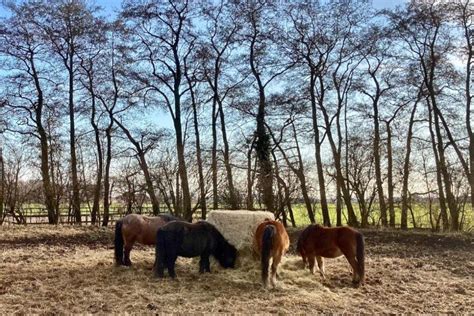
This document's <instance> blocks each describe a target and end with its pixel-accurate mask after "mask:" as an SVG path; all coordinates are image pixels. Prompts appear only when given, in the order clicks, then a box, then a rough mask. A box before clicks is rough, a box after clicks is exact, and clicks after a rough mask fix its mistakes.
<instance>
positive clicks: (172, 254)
mask: <svg viewBox="0 0 474 316" xmlns="http://www.w3.org/2000/svg"><path fill="white" fill-rule="evenodd" d="M169 246H171V247H169ZM176 247H177V245H176V244H174V243H172V244H167V245H166V259H165V260H166V267H167V268H168V274H169V275H170V277H172V278H173V279H174V278H176V272H175V271H174V267H175V264H176V259H177V258H178V254H177V251H176Z"/></svg>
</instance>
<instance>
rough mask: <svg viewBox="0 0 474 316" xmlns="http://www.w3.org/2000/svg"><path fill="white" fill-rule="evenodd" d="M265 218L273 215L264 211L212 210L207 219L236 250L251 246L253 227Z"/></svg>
mask: <svg viewBox="0 0 474 316" xmlns="http://www.w3.org/2000/svg"><path fill="white" fill-rule="evenodd" d="M265 218H270V219H274V218H275V217H274V216H273V214H272V213H270V212H264V211H248V210H214V211H212V212H210V213H209V215H208V217H207V221H208V222H209V223H211V224H213V225H214V226H216V228H217V229H218V230H219V231H220V232H221V233H222V235H223V236H224V237H225V238H226V239H227V240H228V241H229V242H230V243H231V244H232V245H234V246H235V247H236V248H237V249H238V250H243V249H250V248H251V246H252V238H253V234H254V232H255V229H257V225H258V224H260V223H261V222H262V221H263V220H264V219H265Z"/></svg>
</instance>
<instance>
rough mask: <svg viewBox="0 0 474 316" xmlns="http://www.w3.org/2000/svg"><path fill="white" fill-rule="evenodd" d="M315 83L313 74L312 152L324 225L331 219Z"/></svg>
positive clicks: (311, 93) (311, 84) (328, 223)
mask: <svg viewBox="0 0 474 316" xmlns="http://www.w3.org/2000/svg"><path fill="white" fill-rule="evenodd" d="M315 85H316V81H315V77H314V74H311V77H310V86H309V89H310V90H309V92H310V97H311V118H312V123H313V132H314V154H315V156H316V170H317V172H318V185H319V199H320V202H321V212H322V215H323V224H324V225H325V226H331V219H330V217H329V208H328V202H327V197H326V183H325V179H324V171H323V162H322V159H321V143H320V139H319V124H318V115H317V103H316V95H315V93H314V88H315ZM320 93H321V97H320V98H321V99H323V98H324V91H321V92H320Z"/></svg>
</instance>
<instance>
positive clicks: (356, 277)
mask: <svg viewBox="0 0 474 316" xmlns="http://www.w3.org/2000/svg"><path fill="white" fill-rule="evenodd" d="M346 259H347V261H349V264H350V265H351V267H352V283H354V284H358V283H359V281H360V277H359V274H358V273H357V271H358V270H357V261H356V259H355V257H353V256H346Z"/></svg>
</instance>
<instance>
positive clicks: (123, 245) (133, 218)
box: [115, 214, 181, 266]
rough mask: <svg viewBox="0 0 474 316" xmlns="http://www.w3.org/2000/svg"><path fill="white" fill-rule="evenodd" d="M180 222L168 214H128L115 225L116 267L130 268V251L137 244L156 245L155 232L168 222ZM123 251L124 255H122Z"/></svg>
mask: <svg viewBox="0 0 474 316" xmlns="http://www.w3.org/2000/svg"><path fill="white" fill-rule="evenodd" d="M175 220H181V219H180V218H178V217H174V216H172V215H169V214H162V215H158V216H156V217H149V216H143V215H139V214H129V215H126V216H125V217H124V218H122V219H120V220H118V221H117V223H116V224H115V262H116V264H117V265H126V266H130V265H131V264H132V262H131V261H130V251H132V248H133V245H134V244H135V243H136V242H138V243H140V244H144V245H154V244H155V243H156V232H157V231H158V229H159V228H160V227H161V226H163V225H165V224H167V223H169V222H170V221H175ZM124 250H125V253H124Z"/></svg>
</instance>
